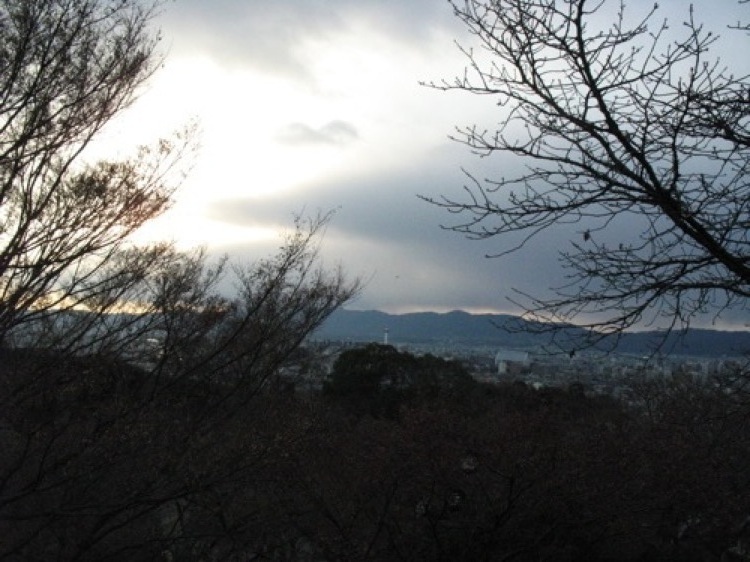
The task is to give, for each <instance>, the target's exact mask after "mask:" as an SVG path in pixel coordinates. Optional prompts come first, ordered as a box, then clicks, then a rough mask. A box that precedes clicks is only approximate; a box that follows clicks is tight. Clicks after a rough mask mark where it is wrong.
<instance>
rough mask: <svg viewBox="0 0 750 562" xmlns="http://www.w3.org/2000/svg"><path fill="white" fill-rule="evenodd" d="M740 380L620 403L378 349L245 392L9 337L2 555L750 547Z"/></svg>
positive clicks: (727, 553) (749, 434)
mask: <svg viewBox="0 0 750 562" xmlns="http://www.w3.org/2000/svg"><path fill="white" fill-rule="evenodd" d="M295 364H296V365H297V367H298V368H301V369H314V368H318V367H319V364H318V363H317V359H316V357H315V356H311V355H308V354H305V353H299V354H297V356H296V357H295ZM740 383H741V381H740V380H731V379H729V378H728V379H725V380H723V381H717V380H697V379H693V378H690V377H682V378H680V377H675V378H672V379H669V380H642V381H634V384H633V385H632V393H631V396H630V400H629V401H628V403H619V402H615V401H614V400H612V399H609V398H607V397H589V396H587V395H586V394H585V392H584V391H583V389H582V388H581V387H580V386H577V385H575V384H574V385H572V386H570V387H568V388H557V389H543V390H533V389H531V388H529V387H527V386H525V385H523V384H522V383H515V384H507V385H500V386H489V385H484V384H480V383H476V382H474V381H473V380H472V379H471V378H470V377H469V376H468V375H466V373H465V372H464V371H463V368H462V367H461V365H460V364H458V363H454V362H449V361H444V360H442V359H439V358H435V357H432V356H424V357H421V358H418V357H415V356H413V355H410V354H408V353H402V352H398V351H396V350H395V349H394V348H392V347H387V346H378V345H370V346H367V347H363V348H356V349H352V350H349V351H347V352H345V353H344V354H342V355H341V356H340V357H339V359H338V361H337V362H336V364H335V367H334V370H333V373H332V374H331V376H330V377H329V378H328V382H327V383H326V385H325V387H324V388H323V390H322V391H321V392H317V393H309V392H300V391H295V390H294V387H293V384H291V383H290V381H289V380H286V381H283V380H281V379H278V378H276V379H273V380H269V381H268V382H267V384H264V385H263V387H262V389H260V390H258V389H257V388H255V387H252V388H253V390H252V391H250V390H248V389H249V388H250V387H245V386H233V385H232V384H230V381H229V380H225V381H223V382H221V381H219V382H210V381H207V380H190V379H179V380H176V381H170V380H168V379H158V378H154V377H152V376H150V375H145V374H144V372H142V371H141V370H139V369H138V368H135V367H132V366H128V365H126V364H123V363H120V362H113V361H106V360H104V359H103V358H100V357H99V358H97V357H79V358H70V357H68V358H65V357H61V356H59V355H56V354H54V353H52V352H32V351H25V352H24V351H18V350H17V351H4V352H3V357H2V361H0V392H1V393H2V394H1V398H2V400H3V404H4V408H3V425H2V428H0V439H1V440H2V449H3V455H2V460H1V461H0V536H2V537H3V539H2V541H0V558H2V559H3V560H18V561H21V560H105V559H106V560H331V561H334V560H337V561H351V560H382V561H386V560H404V561H407V560H445V561H448V560H451V561H453V560H465V561H475V560H492V561H495V560H497V561H500V560H521V561H524V560H555V561H560V560H611V561H616V560H746V559H748V555H747V550H746V545H747V541H748V540H749V539H750V529H748V524H747V522H748V514H749V513H750V493H749V491H750V473H748V471H747V467H748V466H749V465H750V417H749V416H748V412H750V404H749V403H748V399H747V395H746V394H745V392H744V388H743V387H742V386H741V384H740Z"/></svg>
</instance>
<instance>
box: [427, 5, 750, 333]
mask: <svg viewBox="0 0 750 562" xmlns="http://www.w3.org/2000/svg"><path fill="white" fill-rule="evenodd" d="M452 5H453V8H454V11H455V14H456V15H457V16H458V18H460V19H461V21H462V22H463V23H464V24H465V25H466V27H467V28H468V30H469V32H470V33H471V34H472V35H473V37H474V38H475V39H476V40H477V41H478V43H479V46H480V49H478V50H476V51H475V50H473V49H472V48H470V47H467V48H465V49H464V53H465V54H466V56H467V57H468V59H469V66H468V68H467V71H466V73H465V75H464V76H462V77H460V78H458V79H456V80H455V81H454V82H445V83H442V84H432V85H433V86H434V87H437V88H441V89H446V90H460V91H465V92H468V93H472V94H477V95H485V96H491V97H493V98H495V99H496V100H497V102H498V105H499V113H498V118H499V120H500V125H499V126H498V127H496V128H495V127H492V128H490V129H486V128H485V127H483V126H481V125H472V126H469V127H466V128H463V129H459V130H458V134H457V135H456V139H457V140H458V141H459V142H462V143H465V144H466V145H468V146H469V147H470V148H471V149H473V150H474V151H476V152H477V153H479V154H482V155H494V154H495V153H501V154H505V155H507V156H510V157H515V158H516V161H517V162H518V164H519V165H520V166H524V167H525V171H523V172H521V173H519V174H518V175H512V174H511V173H508V175H507V176H503V177H501V178H494V179H487V180H481V179H479V178H476V179H475V178H473V177H471V176H470V183H469V184H468V185H467V186H466V188H465V195H466V198H463V199H461V198H449V197H446V198H443V199H430V201H432V202H433V203H435V204H437V205H439V206H441V207H444V208H446V209H447V210H449V211H451V212H452V213H455V214H457V215H458V216H460V217H462V219H463V220H461V221H460V222H458V223H457V224H453V225H450V226H449V227H448V228H451V229H452V230H455V231H456V232H460V233H464V234H466V235H468V236H470V237H473V238H479V239H486V238H495V237H497V239H498V241H499V242H500V244H501V247H500V251H499V252H498V255H503V254H507V253H508V252H512V251H514V250H516V249H518V248H520V247H522V246H523V245H524V244H525V242H526V241H528V240H529V239H531V238H533V237H534V236H536V235H537V234H539V233H541V232H543V231H547V230H549V229H552V228H553V227H556V226H559V225H570V224H574V225H578V228H579V229H580V230H579V234H578V235H577V236H578V238H577V239H573V240H571V244H570V248H569V249H565V250H562V251H561V254H560V260H561V263H562V264H563V266H564V267H565V268H566V269H567V276H566V280H565V281H564V284H562V285H561V287H560V288H559V289H557V296H556V297H553V298H549V299H547V298H535V297H534V295H524V294H523V293H522V295H523V296H524V297H527V298H525V299H524V300H522V304H524V306H525V308H526V310H527V311H528V312H527V314H528V316H530V317H532V318H536V319H541V320H545V321H548V320H562V321H571V320H572V321H575V322H577V323H585V324H586V325H588V326H590V327H596V328H597V330H596V331H593V332H591V333H590V335H592V336H593V337H595V338H596V337H601V336H602V335H603V334H605V333H609V332H619V331H621V330H624V329H626V328H628V327H631V326H633V325H635V324H639V323H641V322H649V321H653V320H655V321H659V320H661V322H664V321H666V323H667V324H668V325H671V326H675V325H680V326H685V325H687V324H688V323H689V322H690V320H691V318H693V317H694V316H695V315H696V314H699V313H703V312H706V311H707V310H711V311H714V312H715V313H716V314H719V313H720V312H721V311H723V310H725V309H728V308H733V307H739V308H744V307H745V306H746V302H747V297H748V295H749V294H750V266H749V265H748V264H749V263H750V255H749V254H748V244H747V242H748V228H749V226H750V225H749V224H748V217H747V212H746V208H747V202H748V198H749V197H750V192H749V188H750V186H749V184H748V181H747V178H748V161H749V160H748V151H749V150H750V131H748V125H749V124H750V117H749V115H750V113H749V108H750V104H749V103H748V98H747V91H748V87H749V86H750V83H749V82H748V78H747V75H744V74H742V73H741V71H739V70H738V71H737V72H734V71H732V69H731V68H727V67H725V66H724V65H723V63H722V62H721V61H719V60H718V59H716V58H714V57H713V56H712V53H711V52H710V49H711V48H712V47H713V46H715V45H717V44H718V41H719V38H718V36H717V35H716V34H713V33H711V32H709V31H708V30H706V29H705V28H704V26H702V25H701V24H700V22H699V21H697V20H696V19H695V17H694V10H693V8H692V7H691V8H689V11H687V13H686V21H685V22H684V25H683V26H682V27H681V28H679V30H678V31H675V32H674V33H675V35H674V37H676V39H674V40H672V37H673V36H672V35H671V33H672V31H668V25H667V22H666V21H661V20H657V14H658V7H657V6H656V5H655V6H654V7H653V9H649V10H648V11H647V12H646V13H644V14H637V7H636V6H630V5H628V6H627V8H628V9H627V10H626V9H625V8H626V7H625V4H624V3H623V2H618V1H616V0H615V1H612V2H610V1H604V2H591V1H588V0H564V1H562V2H560V1H556V0H521V1H517V0H508V1H505V0H497V1H495V0H492V1H490V0H466V1H457V2H452ZM628 16H632V17H630V18H629V17H628ZM676 17H679V16H676ZM727 23H732V22H727ZM740 27H741V25H740ZM727 33H729V34H731V33H735V34H736V33H742V30H729V31H727ZM507 162H509V163H512V162H514V161H513V160H512V159H511V160H508V161H507ZM612 231H616V232H619V233H621V234H618V235H612V234H611V232H612ZM514 233H515V234H516V236H515V237H514V236H513V234H514ZM628 233H633V234H632V236H631V235H629V234H628ZM519 236H520V237H519ZM508 239H510V240H515V242H506V240H508ZM518 240H521V242H520V244H519V243H518ZM540 326H543V325H540ZM548 326H549V325H548Z"/></svg>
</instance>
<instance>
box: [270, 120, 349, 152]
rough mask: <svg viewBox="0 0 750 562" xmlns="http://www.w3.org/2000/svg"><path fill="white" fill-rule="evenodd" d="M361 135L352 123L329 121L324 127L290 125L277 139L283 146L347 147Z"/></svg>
mask: <svg viewBox="0 0 750 562" xmlns="http://www.w3.org/2000/svg"><path fill="white" fill-rule="evenodd" d="M358 137H359V134H358V133H357V129H356V128H355V127H354V125H352V124H351V123H347V122H346V121H339V120H335V121H329V122H328V123H326V124H325V125H323V126H322V127H317V128H314V127H311V126H310V125H308V124H306V123H290V124H289V125H287V126H286V127H284V128H283V129H282V130H281V131H280V132H279V134H278V135H277V137H276V140H278V141H279V142H281V143H283V144H288V145H293V146H304V145H315V144H328V145H339V146H342V145H347V144H350V143H351V142H353V141H355V140H357V138H358Z"/></svg>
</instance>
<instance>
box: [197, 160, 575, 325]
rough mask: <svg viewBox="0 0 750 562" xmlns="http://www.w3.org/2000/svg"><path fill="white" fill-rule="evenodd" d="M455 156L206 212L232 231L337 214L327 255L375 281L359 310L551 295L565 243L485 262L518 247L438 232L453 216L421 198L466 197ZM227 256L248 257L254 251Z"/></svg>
mask: <svg viewBox="0 0 750 562" xmlns="http://www.w3.org/2000/svg"><path fill="white" fill-rule="evenodd" d="M457 150H460V148H456V147H453V148H444V149H441V150H438V151H435V152H433V153H432V154H431V158H430V159H429V160H430V161H431V165H429V162H415V163H414V167H413V168H410V169H409V170H400V171H395V172H391V173H387V174H386V173H381V174H375V175H366V176H362V177H349V178H344V179H339V180H332V181H326V182H324V183H321V184H318V185H309V186H305V187H304V188H300V189H299V190H298V191H297V192H295V193H294V194H291V195H287V196H285V197H283V198H281V197H279V198H272V199H271V198H266V199H262V198H257V199H233V200H227V201H222V202H217V203H215V204H214V205H213V206H212V207H211V209H209V213H210V216H211V217H212V218H214V219H216V220H221V221H224V222H227V223H230V224H236V225H244V226H251V225H257V226H271V227H274V228H279V227H280V226H283V225H288V224H290V222H291V217H292V216H293V214H294V213H297V212H300V211H304V212H305V213H307V214H314V213H315V212H317V211H318V210H323V211H326V210H329V209H337V212H336V215H335V217H334V220H333V222H332V224H331V226H330V228H329V232H328V235H327V236H326V239H325V243H324V245H323V253H324V255H325V256H328V257H329V258H331V259H333V260H334V261H336V262H340V263H341V264H342V265H343V267H344V269H345V270H346V271H348V272H349V273H351V274H352V275H358V276H361V277H362V278H364V279H366V280H367V281H368V283H367V288H366V290H365V291H364V292H363V295H362V297H361V298H360V300H359V301H358V302H357V304H356V306H357V307H360V308H380V309H389V310H404V309H413V308H424V309H436V308H437V309H451V308H463V309H467V308H474V309H488V308H493V309H503V310H505V309H508V307H509V306H511V305H510V303H509V301H508V297H510V296H512V294H513V288H514V287H515V288H522V289H523V290H527V291H532V292H535V293H537V294H544V293H546V292H547V290H548V288H549V286H550V284H551V283H554V282H556V281H559V279H560V271H559V266H557V263H556V250H555V249H554V248H555V247H556V245H555V244H552V243H551V242H552V240H555V241H558V240H559V238H558V239H554V238H553V237H551V236H550V237H548V238H549V239H547V240H546V241H545V240H544V239H541V240H540V241H539V242H538V243H534V244H531V245H530V246H529V249H528V251H525V252H522V253H517V254H514V255H512V256H508V257H506V258H504V259H502V260H496V259H492V260H490V259H486V258H485V255H486V254H489V253H494V252H496V251H497V250H498V247H499V245H500V244H503V245H508V244H511V243H512V241H511V240H510V239H509V238H507V239H504V240H502V241H501V240H492V241H484V242H480V241H471V240H467V239H465V238H464V237H462V236H460V235H458V234H456V233H453V232H449V231H446V230H443V229H441V228H440V225H441V224H442V223H447V222H449V221H451V220H453V217H451V216H449V215H448V214H447V213H445V212H444V211H443V210H441V209H438V208H436V207H435V206H432V205H430V204H428V203H426V202H424V201H422V200H421V199H419V198H418V197H417V195H418V194H438V193H451V192H454V193H455V192H457V191H460V186H461V185H462V183H463V181H464V176H463V174H462V173H461V171H460V169H459V167H458V166H457V165H454V164H453V163H454V162H457V161H459V160H460V158H458V157H457V153H456V151H457ZM570 236H576V234H575V233H574V232H573V233H570ZM224 250H225V251H228V252H230V253H231V254H233V255H235V256H242V255H243V254H247V251H248V248H243V247H241V246H234V247H232V248H224ZM264 250H265V251H270V250H271V248H270V247H268V248H265V249H264ZM253 251H255V252H257V248H256V249H253Z"/></svg>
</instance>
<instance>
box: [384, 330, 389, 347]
mask: <svg viewBox="0 0 750 562" xmlns="http://www.w3.org/2000/svg"><path fill="white" fill-rule="evenodd" d="M383 345H388V328H385V329H384V330H383Z"/></svg>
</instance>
